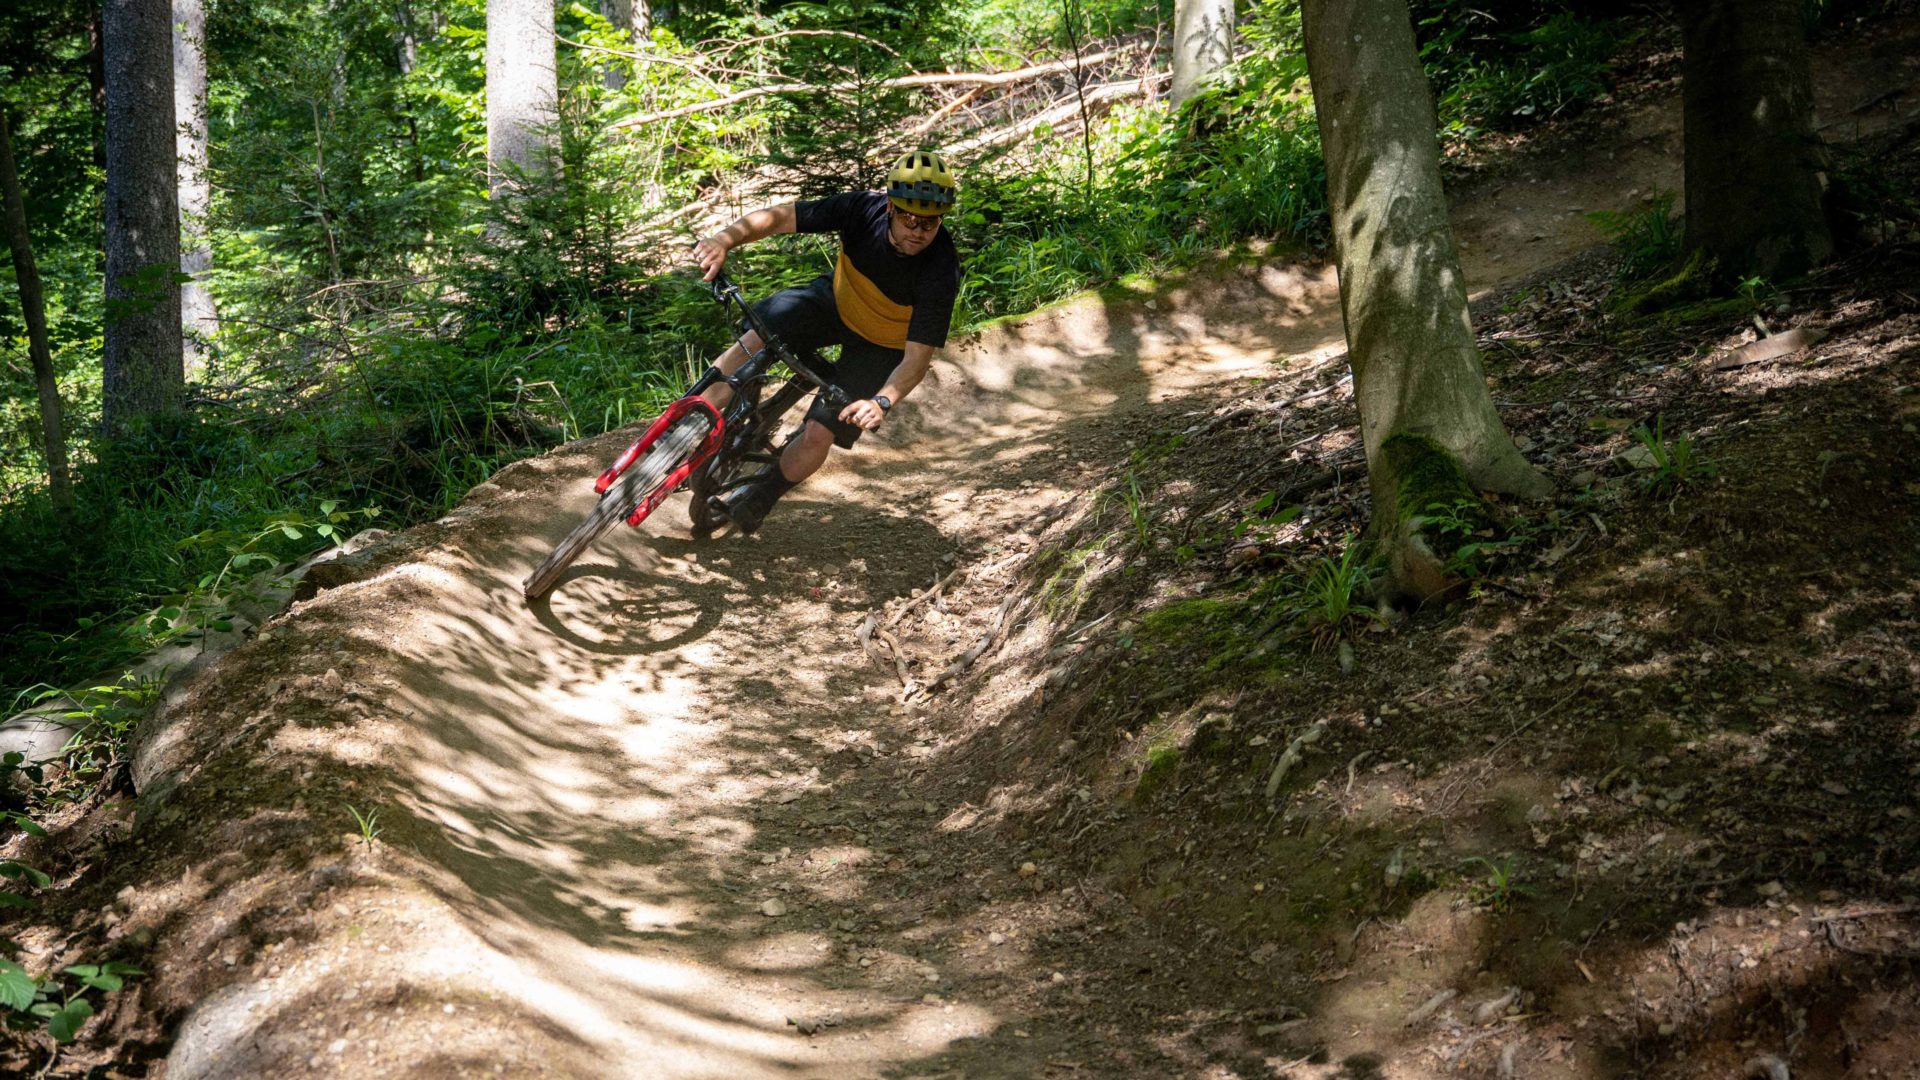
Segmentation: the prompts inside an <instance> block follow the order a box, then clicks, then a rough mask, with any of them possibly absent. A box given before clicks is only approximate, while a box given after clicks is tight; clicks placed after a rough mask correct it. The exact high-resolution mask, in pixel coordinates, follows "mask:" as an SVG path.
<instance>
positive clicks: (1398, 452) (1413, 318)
mask: <svg viewBox="0 0 1920 1080" xmlns="http://www.w3.org/2000/svg"><path fill="white" fill-rule="evenodd" d="M1301 17H1302V20H1303V24H1304V30H1305V36H1306V49H1307V67H1308V74H1309V76H1310V77H1311V79H1312V84H1313V95H1314V104H1315V109H1316V111H1317V113H1318V116H1319V126H1320V144H1321V148H1322V151H1323V153H1324V156H1325V158H1326V165H1327V203H1328V212H1329V214H1330V216H1331V218H1332V226H1333V229H1332V231H1333V244H1334V258H1335V261H1336V263H1337V265H1338V268H1339V272H1340V304H1341V311H1342V314H1343V316H1344V317H1345V319H1346V329H1347V352H1348V358H1349V362H1350V363H1351V364H1352V366H1353V387H1354V402H1355V404H1356V406H1357V407H1358V409H1359V412H1360V433H1361V440H1362V443H1363V444H1364V447H1365V450H1366V455H1367V472H1368V479H1369V483H1370V485H1371V488H1372V492H1373V514H1374V520H1373V534H1374V536H1375V537H1376V538H1378V539H1380V540H1381V541H1382V542H1383V543H1385V544H1386V545H1387V547H1388V551H1389V554H1390V555H1391V556H1392V562H1393V566H1394V571H1395V578H1396V582H1397V583H1398V585H1399V586H1400V587H1401V588H1402V589H1403V590H1406V591H1410V592H1413V593H1416V594H1425V593H1430V592H1431V591H1433V588H1434V587H1435V579H1434V578H1433V577H1432V574H1433V573H1436V572H1438V567H1437V566H1435V565H1431V564H1432V563H1433V560H1432V559H1423V558H1422V557H1421V550H1422V547H1423V542H1422V541H1421V539H1420V536H1419V535H1418V534H1419V526H1420V524H1421V518H1422V517H1423V516H1424V515H1425V513H1426V512H1427V511H1428V510H1429V509H1431V507H1432V505H1433V500H1435V499H1438V500H1440V501H1449V500H1451V499H1452V497H1453V493H1454V492H1456V491H1457V490H1459V484H1458V483H1457V481H1455V482H1449V480H1448V476H1447V475H1443V474H1448V473H1449V472H1450V475H1451V476H1452V477H1454V478H1459V477H1462V476H1464V480H1465V482H1466V483H1470V484H1471V485H1472V486H1473V487H1475V488H1478V489H1480V490H1483V491H1497V492H1502V493H1507V494H1515V495H1524V496H1541V495H1545V494H1547V493H1548V492H1550V491H1551V490H1552V485H1551V484H1550V483H1549V482H1548V481H1547V479H1546V478H1545V477H1543V476H1542V475H1540V473H1539V472H1538V471H1536V470H1535V469H1534V468H1533V466H1532V465H1530V464H1528V463H1527V460H1526V459H1525V458H1523V457H1521V456H1520V453H1519V451H1517V450H1516V449H1514V445H1513V440H1512V439H1511V438H1510V437H1509V436H1508V434H1507V431H1506V428H1505V426H1504V425H1503V424H1502V423H1501V421H1500V417H1499V414H1498V413H1497V412H1495V410H1494V406H1493V398H1492V396H1491V395H1490V394H1489V393H1488V392H1487V384H1486V378H1485V376H1484V374H1483V373H1482V371H1481V367H1480V353H1479V350H1478V348H1477V347H1476V346H1475V344H1474V334H1473V324H1472V321H1471V318H1470V316H1469V315H1468V311H1467V289H1466V283H1465V282H1464V281H1463V280H1462V278H1461V276H1460V257H1459V253H1458V251H1457V250H1456V249H1455V247H1454V243H1453V226H1452V223H1451V222H1450V221H1449V220H1448V217H1447V203H1446V198H1445V195H1444V194H1443V192H1442V191H1441V188H1440V155H1439V144H1438V140H1437V139H1436V137H1435V120H1434V112H1433V99H1432V96H1431V93H1430V91H1429V89H1428V87H1427V81H1426V75H1425V73H1424V72H1423V71H1422V70H1421V68H1420V60H1419V56H1418V54H1417V53H1416V52H1415V50H1414V41H1413V24H1412V19H1411V17H1410V16H1409V14H1408V10H1407V3H1406V0H1305V2H1304V3H1303V4H1302V10H1301ZM1396 437H1398V438H1396ZM1390 443H1392V444H1393V445H1392V446H1389V444H1390ZM1389 451H1392V452H1389ZM1434 458H1445V459H1448V460H1446V461H1444V462H1441V461H1433V460H1429V459H1434ZM1409 560H1410V562H1409ZM1423 562H1424V563H1427V564H1429V565H1426V566H1425V570H1426V571H1428V572H1429V573H1428V574H1427V576H1426V577H1425V578H1423V577H1422V573H1421V570H1420V566H1419V565H1418V564H1421V563H1423Z"/></svg>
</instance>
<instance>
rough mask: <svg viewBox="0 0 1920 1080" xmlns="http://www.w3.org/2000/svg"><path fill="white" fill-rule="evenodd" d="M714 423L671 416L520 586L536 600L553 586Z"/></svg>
mask: <svg viewBox="0 0 1920 1080" xmlns="http://www.w3.org/2000/svg"><path fill="white" fill-rule="evenodd" d="M712 428H713V418H712V417H711V416H709V415H708V414H707V413H706V412H705V411H700V412H689V413H687V414H686V415H685V416H682V417H681V418H680V419H678V420H676V421H674V423H673V426H672V427H670V428H668V429H667V430H666V431H664V432H662V433H661V435H660V438H659V439H658V440H656V441H655V442H654V444H653V446H652V447H651V448H650V449H648V450H647V452H646V455H645V456H644V457H642V458H641V459H640V460H639V461H636V462H634V463H633V465H632V467H630V468H628V469H627V471H626V472H624V473H621V474H620V479H619V480H617V481H615V482H614V484H613V486H612V487H610V488H608V489H607V491H606V494H604V495H602V496H600V501H599V502H598V503H595V504H594V507H593V509H592V510H589V511H587V516H586V517H585V518H583V519H582V520H581V522H580V524H579V525H578V526H576V527H575V528H574V530H573V531H572V532H570V533H568V534H567V538H566V539H565V540H562V541H560V545H559V546H558V547H556V548H554V549H553V554H551V555H549V556H547V561H545V562H543V563H541V564H540V565H539V567H538V568H536V569H535V570H534V572H533V573H532V574H531V575H530V576H528V578H527V580H526V581H525V582H523V583H522V584H521V591H522V592H523V593H525V594H526V597H527V599H529V600H535V599H538V598H539V597H541V596H543V595H545V594H546V591H547V590H548V589H551V588H553V583H554V582H556V581H558V580H559V579H560V575H561V573H563V572H564V571H565V570H566V569H567V567H569V566H571V565H573V561H574V560H575V559H577V558H579V557H580V556H581V554H583V553H584V552H585V551H586V550H587V548H589V547H591V546H592V545H593V542H594V541H595V540H597V539H599V537H600V534H601V533H603V532H606V531H607V530H608V529H610V528H612V527H613V524H614V522H617V521H619V520H620V519H622V518H624V517H626V516H627V515H628V514H629V513H632V512H633V508H634V507H635V506H638V505H639V504H640V500H642V499H644V498H646V497H647V496H648V495H651V494H652V493H653V492H654V489H656V488H658V487H659V486H660V484H661V483H662V482H663V481H665V480H666V478H667V474H669V473H671V472H673V470H674V469H676V468H678V467H679V466H680V463H681V462H682V461H685V460H686V459H687V455H689V454H691V453H693V452H694V451H695V450H696V449H697V448H698V447H699V446H700V444H701V443H702V442H704V441H706V438H707V432H708V431H710V430H712Z"/></svg>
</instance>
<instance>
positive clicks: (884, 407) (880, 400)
mask: <svg viewBox="0 0 1920 1080" xmlns="http://www.w3.org/2000/svg"><path fill="white" fill-rule="evenodd" d="M872 400H873V403H874V404H875V405H878V406H880V411H881V412H887V411H888V410H890V409H892V408H893V399H892V398H890V397H888V396H887V395H885V394H875V395H873V399H872Z"/></svg>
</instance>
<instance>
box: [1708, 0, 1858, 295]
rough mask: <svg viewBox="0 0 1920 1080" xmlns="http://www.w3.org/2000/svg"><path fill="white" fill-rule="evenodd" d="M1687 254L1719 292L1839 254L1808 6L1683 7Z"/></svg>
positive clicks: (1759, 0)
mask: <svg viewBox="0 0 1920 1080" xmlns="http://www.w3.org/2000/svg"><path fill="white" fill-rule="evenodd" d="M1678 7H1679V12H1680V22H1681V31H1682V39H1683V40H1682V45H1683V47H1684V50H1685V58H1684V59H1683V61H1682V65H1681V75H1682V91H1681V96H1682V98H1683V102H1684V113H1685V124H1686V194H1687V220H1686V233H1687V235H1686V246H1687V250H1688V253H1689V255H1692V256H1704V258H1705V260H1706V261H1707V262H1708V263H1710V264H1711V265H1712V266H1713V270H1714V276H1715V278H1716V279H1717V281H1718V283H1719V284H1721V285H1730V284H1737V283H1738V282H1739V281H1740V280H1741V279H1742V278H1746V277H1751V276H1756V275H1757V276H1760V277H1764V278H1768V279H1771V280H1775V281H1778V280H1782V279H1785V278H1791V277H1796V276H1798V275H1800V274H1804V273H1806V272H1807V271H1808V270H1811V269H1813V268H1814V267H1816V266H1818V265H1820V264H1821V263H1823V262H1825V261H1826V260H1827V259H1828V257H1829V256H1831V255H1832V254H1833V235H1832V232H1831V230H1830V229H1829V227H1828V222H1827V217H1826V207H1825V194H1826V193H1825V176H1824V170H1825V168H1826V151H1825V148H1824V146H1823V144H1822V143H1821V141H1820V138H1819V136H1817V135H1815V134H1814V131H1813V69H1812V64H1811V61H1810V60H1809V58H1808V54H1807V38H1806V31H1805V29H1804V27H1803V25H1802V23H1801V0H1681V2H1680V3H1679V5H1678Z"/></svg>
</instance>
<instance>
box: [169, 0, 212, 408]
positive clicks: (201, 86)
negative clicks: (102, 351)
mask: <svg viewBox="0 0 1920 1080" xmlns="http://www.w3.org/2000/svg"><path fill="white" fill-rule="evenodd" d="M206 27H207V19H206V13H205V10H204V9H203V8H202V7H201V0H173V112H174V121H175V123H176V125H177V127H176V129H175V130H176V134H175V146H174V153H175V156H176V158H177V159H178V165H177V168H178V170H179V176H180V180H179V188H180V190H179V200H180V272H181V273H183V274H185V275H187V276H188V277H189V278H190V279H191V280H189V281H184V282H182V283H181V284H180V323H181V333H182V335H183V337H182V341H183V345H184V348H185V362H186V370H187V375H188V376H189V377H197V376H199V375H200V374H201V373H202V372H203V371H204V370H205V369H206V364H207V356H208V352H209V350H210V348H211V347H212V343H213V338H214V335H215V334H217V333H219V331H220V315H219V312H218V311H217V310H216V309H215V307H214V303H213V294H212V293H210V292H208V291H207V286H206V277H207V272H208V271H209V270H211V269H213V249H212V247H211V246H210V245H209V243H208V241H207V208H208V206H209V205H210V203H211V202H212V197H213V185H212V183H211V182H210V180H209V179H208V177H207V50H206V44H207V39H206Z"/></svg>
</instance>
